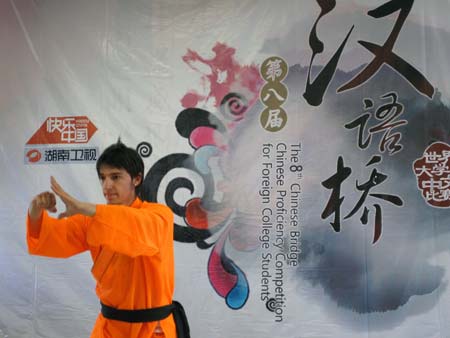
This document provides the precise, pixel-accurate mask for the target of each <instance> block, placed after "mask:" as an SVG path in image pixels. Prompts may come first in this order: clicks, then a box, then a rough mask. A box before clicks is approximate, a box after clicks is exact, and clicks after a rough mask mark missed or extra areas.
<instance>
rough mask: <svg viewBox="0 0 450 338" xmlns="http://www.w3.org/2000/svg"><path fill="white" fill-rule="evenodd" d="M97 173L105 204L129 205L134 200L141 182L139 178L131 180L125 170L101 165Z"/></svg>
mask: <svg viewBox="0 0 450 338" xmlns="http://www.w3.org/2000/svg"><path fill="white" fill-rule="evenodd" d="M99 171H100V173H99V179H100V183H101V185H102V190H103V196H105V199H106V203H107V204H120V205H131V204H132V203H133V201H134V200H135V199H136V192H135V189H136V186H137V185H139V183H140V182H141V177H140V176H138V177H135V178H131V176H130V174H128V172H127V171H126V170H125V169H123V168H121V169H119V168H115V167H111V166H109V165H106V164H104V165H102V166H101V167H100V170H99Z"/></svg>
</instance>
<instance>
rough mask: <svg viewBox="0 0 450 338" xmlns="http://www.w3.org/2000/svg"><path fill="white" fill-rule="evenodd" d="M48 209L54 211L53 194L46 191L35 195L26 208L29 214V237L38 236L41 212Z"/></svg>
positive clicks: (54, 199) (54, 201) (54, 200)
mask: <svg viewBox="0 0 450 338" xmlns="http://www.w3.org/2000/svg"><path fill="white" fill-rule="evenodd" d="M44 210H48V211H51V212H56V198H55V194H53V193H51V192H49V191H46V192H42V193H40V194H39V195H36V196H35V197H34V198H33V199H32V200H31V203H30V207H29V208H28V216H29V220H30V222H29V228H28V230H29V233H30V236H31V237H34V238H39V234H40V232H41V223H42V212H43V211H44Z"/></svg>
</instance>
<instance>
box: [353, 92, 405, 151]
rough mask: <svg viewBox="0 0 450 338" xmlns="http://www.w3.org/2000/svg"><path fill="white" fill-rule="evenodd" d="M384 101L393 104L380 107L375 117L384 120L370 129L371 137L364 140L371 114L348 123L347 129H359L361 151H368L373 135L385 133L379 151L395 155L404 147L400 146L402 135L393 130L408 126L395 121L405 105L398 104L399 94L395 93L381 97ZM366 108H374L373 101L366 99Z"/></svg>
mask: <svg viewBox="0 0 450 338" xmlns="http://www.w3.org/2000/svg"><path fill="white" fill-rule="evenodd" d="M381 98H382V99H385V98H391V99H392V102H389V103H386V104H384V105H382V106H380V107H379V108H378V109H377V110H376V112H375V117H376V118H377V119H378V120H382V122H381V123H379V124H378V125H375V126H373V127H371V128H369V135H368V136H367V137H366V139H364V131H365V128H366V124H367V122H368V120H369V117H370V113H365V114H362V115H361V116H359V117H357V118H356V119H354V120H353V121H351V122H349V123H347V124H346V125H345V128H347V129H354V128H358V147H359V148H360V149H366V148H367V147H368V146H369V145H370V142H371V140H372V135H373V134H375V133H379V132H382V131H384V134H383V137H382V139H381V141H380V145H379V150H380V152H384V151H385V150H386V148H388V150H389V154H390V155H393V154H395V153H397V152H399V151H401V150H402V149H403V146H402V145H401V144H399V142H400V140H401V138H402V134H401V133H399V132H397V133H392V130H393V129H395V128H398V127H400V126H402V125H404V124H407V123H408V121H406V120H398V121H395V119H396V118H397V117H399V116H400V115H401V114H402V113H403V105H402V104H401V103H398V102H397V94H396V93H394V92H391V93H387V94H385V95H383V96H382V97H381ZM364 106H365V107H364V108H365V109H370V108H372V107H373V101H372V100H371V99H364Z"/></svg>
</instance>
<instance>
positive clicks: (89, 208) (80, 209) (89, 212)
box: [50, 176, 95, 218]
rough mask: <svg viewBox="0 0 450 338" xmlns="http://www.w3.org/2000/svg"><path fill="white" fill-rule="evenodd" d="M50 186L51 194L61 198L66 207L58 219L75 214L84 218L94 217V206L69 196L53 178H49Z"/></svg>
mask: <svg viewBox="0 0 450 338" xmlns="http://www.w3.org/2000/svg"><path fill="white" fill-rule="evenodd" d="M50 184H51V188H52V190H53V192H54V193H55V194H56V195H57V196H58V197H59V198H61V201H63V203H64V204H65V206H66V211H64V212H62V213H60V214H59V215H58V218H63V217H69V216H72V215H76V214H81V215H85V216H94V215H95V204H92V203H86V202H81V201H79V200H77V199H76V198H74V197H72V196H70V195H69V194H68V193H67V192H65V191H64V189H63V188H62V187H61V186H60V185H59V183H58V182H56V180H55V178H54V177H53V176H52V177H50Z"/></svg>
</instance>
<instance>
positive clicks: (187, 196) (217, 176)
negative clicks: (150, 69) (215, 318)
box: [141, 44, 263, 310]
mask: <svg viewBox="0 0 450 338" xmlns="http://www.w3.org/2000/svg"><path fill="white" fill-rule="evenodd" d="M213 50H214V52H215V53H216V57H214V58H213V59H211V60H207V59H204V58H201V57H200V56H199V55H198V54H197V53H195V52H193V51H190V52H189V53H188V54H187V55H186V56H185V57H184V58H183V60H184V61H185V62H186V63H187V64H188V65H189V66H191V67H192V68H193V69H196V68H195V66H194V61H199V62H202V63H205V64H207V65H208V66H210V67H211V71H212V74H211V76H209V75H205V80H208V81H210V90H211V92H210V93H209V94H208V93H207V94H205V95H203V94H198V93H197V90H190V91H189V92H188V93H187V94H186V95H184V97H183V99H182V100H181V103H182V106H183V107H185V108H186V109H184V110H182V111H181V112H180V113H179V114H178V116H177V119H176V121H175V128H176V130H177V132H178V133H179V135H181V136H182V137H184V138H186V139H188V141H189V145H190V146H191V147H192V148H193V150H194V151H193V154H190V155H189V154H185V153H174V154H170V155H168V156H166V157H163V158H161V159H160V160H159V161H157V162H156V163H155V164H154V165H153V166H152V168H151V169H150V170H149V172H148V173H147V175H146V176H145V179H144V182H143V189H142V198H143V199H145V200H147V201H152V202H162V203H165V204H166V205H168V206H169V207H170V208H171V209H172V210H173V212H174V213H175V215H176V221H175V228H174V238H175V240H176V241H179V242H185V243H195V244H196V245H197V247H198V248H199V249H203V250H206V249H208V250H209V249H210V251H211V252H210V257H209V260H208V278H209V280H210V283H211V285H212V287H213V288H214V290H215V291H216V292H217V294H218V295H219V296H221V297H223V298H224V299H225V302H226V304H227V306H228V307H229V308H231V309H235V310H237V309H241V308H242V307H243V306H244V305H245V303H246V302H247V299H248V297H249V293H250V288H249V284H248V281H247V278H246V276H245V273H244V272H243V271H242V270H241V269H240V268H239V266H238V265H237V264H236V263H235V261H234V260H232V259H231V258H230V257H228V256H227V255H226V250H225V249H226V245H231V246H232V248H233V252H236V251H239V252H244V251H251V250H253V249H254V248H255V247H256V246H257V243H258V242H257V240H256V239H255V238H254V237H255V234H256V231H254V228H253V225H254V222H253V221H252V220H251V215H247V214H245V213H243V212H241V211H239V210H238V206H229V205H228V203H229V201H230V200H231V199H230V198H229V197H230V196H229V195H228V194H229V191H227V186H229V182H227V178H226V176H227V175H226V174H225V173H224V172H223V165H222V161H221V160H222V159H223V158H224V157H223V155H224V154H226V152H227V151H228V146H229V145H228V141H229V140H228V138H229V132H230V130H232V129H233V128H235V127H236V126H237V124H238V123H239V121H241V120H242V119H243V118H244V115H245V114H246V113H247V112H248V110H249V108H250V107H251V106H252V105H253V104H254V103H255V102H256V100H257V99H258V97H259V89H260V87H261V85H262V82H263V81H262V79H261V77H260V75H259V70H258V67H256V66H253V65H252V66H240V65H239V64H238V63H237V62H235V61H234V58H233V54H234V49H232V48H230V47H228V46H226V45H224V44H217V45H216V46H215V47H214V49H213ZM224 61H226V62H224ZM231 88H234V89H236V88H240V89H242V92H244V93H246V95H248V96H247V97H244V96H243V95H241V94H238V93H234V92H230V89H231ZM208 100H211V102H212V103H213V105H214V107H216V109H217V110H218V113H219V116H216V115H214V114H212V113H210V112H209V111H207V110H204V109H201V108H197V107H195V106H197V105H198V104H199V103H200V102H203V103H208ZM141 144H145V143H144V142H143V143H141ZM141 156H143V157H144V156H146V152H144V153H143V154H141ZM213 235H214V236H213ZM207 240H208V241H207Z"/></svg>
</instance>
